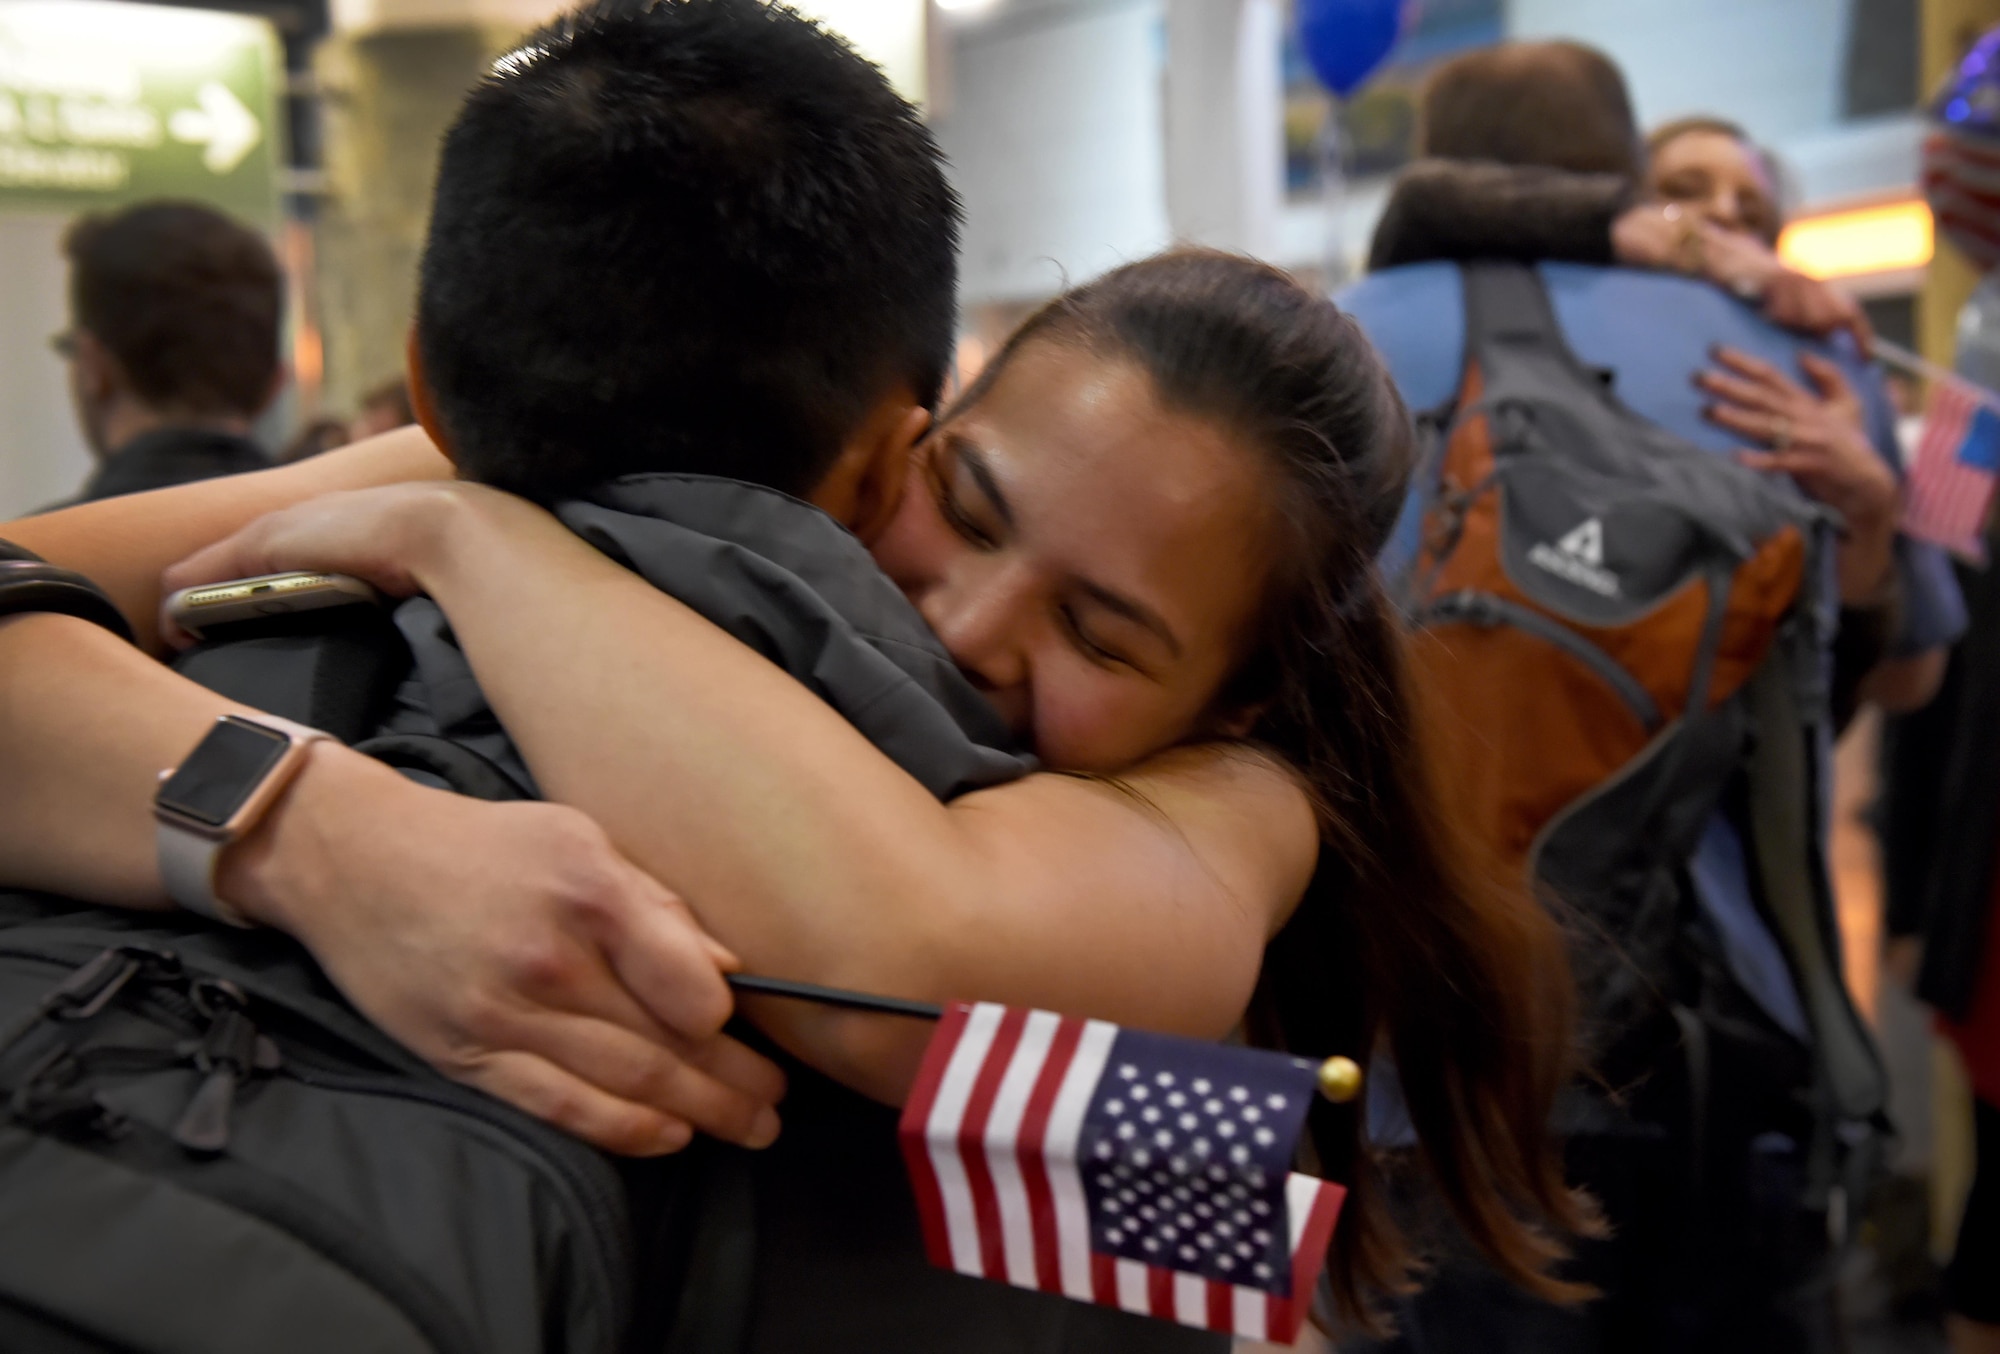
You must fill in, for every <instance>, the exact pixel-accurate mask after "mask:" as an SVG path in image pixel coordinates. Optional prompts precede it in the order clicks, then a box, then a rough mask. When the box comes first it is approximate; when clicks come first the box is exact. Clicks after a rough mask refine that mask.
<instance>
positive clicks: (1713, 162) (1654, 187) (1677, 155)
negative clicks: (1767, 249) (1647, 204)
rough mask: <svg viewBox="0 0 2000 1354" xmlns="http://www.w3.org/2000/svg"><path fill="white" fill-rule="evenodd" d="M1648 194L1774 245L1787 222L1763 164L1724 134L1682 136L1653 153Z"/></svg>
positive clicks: (1732, 138) (1751, 151) (1776, 190)
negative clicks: (1781, 217) (1782, 215)
mask: <svg viewBox="0 0 2000 1354" xmlns="http://www.w3.org/2000/svg"><path fill="white" fill-rule="evenodd" d="M1646 188H1647V191H1648V192H1650V193H1651V194H1652V196H1653V197H1654V198H1656V199H1658V200H1659V201H1661V202H1674V203H1678V204H1680V205H1681V206H1682V207H1685V208H1688V209H1689V210H1691V211H1694V212H1696V213H1697V214H1699V215H1700V216H1702V217H1703V218H1704V219H1706V220H1709V221H1712V222H1714V223H1715V224H1716V225H1718V226H1721V227H1723V228H1724V229H1726V230H1742V231H1748V232H1749V233H1750V234H1752V235H1755V236H1757V237H1758V238H1759V239H1761V240H1763V241H1764V242H1765V243H1766V244H1775V243H1777V239H1778V231H1779V229H1780V227H1782V226H1783V224H1784V222H1783V220H1782V219H1780V217H1779V214H1778V189H1777V185H1776V184H1774V183H1772V182H1771V176H1770V173H1769V171H1768V170H1767V169H1766V167H1765V164H1764V159H1763V157H1762V156H1761V155H1759V154H1757V152H1756V151H1755V150H1753V149H1752V148H1751V147H1749V146H1747V145H1745V144H1744V143H1743V142H1742V141H1741V140H1739V139H1738V138H1736V137H1733V136H1730V135H1728V134H1727V133H1724V132H1712V131H1694V132H1682V133H1681V134H1680V135H1679V136H1677V137H1675V138H1674V139H1673V140H1671V141H1669V142H1667V143H1666V144H1665V145H1663V146H1661V147H1660V148H1659V149H1658V150H1656V151H1654V152H1653V159H1652V163H1651V164H1649V165H1648V166H1647V169H1646Z"/></svg>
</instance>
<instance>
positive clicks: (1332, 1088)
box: [1319, 1057, 1361, 1105]
mask: <svg viewBox="0 0 2000 1354" xmlns="http://www.w3.org/2000/svg"><path fill="white" fill-rule="evenodd" d="M1319 1093H1320V1094H1321V1095H1323V1096H1325V1097H1326V1098H1327V1099H1328V1100H1331V1101H1332V1102H1333V1103H1334V1104H1336V1105H1345V1104H1346V1103H1347V1102H1348V1101H1350V1100H1352V1099H1354V1097H1356V1096H1358V1095H1360V1094H1361V1064H1360V1063H1357V1062H1356V1061H1354V1059H1352V1058H1338V1057H1335V1058H1328V1059H1327V1060H1326V1061H1325V1062H1323V1063H1321V1064H1320V1065H1319Z"/></svg>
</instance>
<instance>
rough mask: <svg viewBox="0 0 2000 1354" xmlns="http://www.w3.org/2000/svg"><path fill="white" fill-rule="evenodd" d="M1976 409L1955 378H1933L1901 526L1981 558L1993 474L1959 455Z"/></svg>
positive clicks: (1974, 398)
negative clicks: (1934, 381)
mask: <svg viewBox="0 0 2000 1354" xmlns="http://www.w3.org/2000/svg"><path fill="white" fill-rule="evenodd" d="M1980 409H1981V401H1980V397H1979V396H1978V395H1977V394H1976V393H1974V392H1972V391H1969V390H1965V389H1962V388H1960V387H1959V386H1958V385H1957V384H1956V383H1949V382H1945V381H1942V380H1940V381H1939V382H1938V385H1937V388H1936V390H1935V391H1934V392H1933V393H1932V395H1931V399H1930V408H1929V410H1928V411H1927V413H1926V415H1925V418H1924V430H1923V435H1922V437H1921V439H1920V440H1919V442H1918V443H1917V451H1916V456H1915V458H1914V462H1913V464H1912V465H1911V467H1910V474H1909V480H1908V484H1907V489H1906V492H1907V500H1908V501H1907V503H1906V504H1905V507H1904V511H1903V530H1904V531H1905V532H1906V533H1907V534H1909V535H1911V536H1914V537H1916V538H1917V539H1918V540H1924V541H1930V542H1932V543H1934V544H1936V545H1940V546H1943V547H1944V548H1945V549H1947V550H1950V551H1952V552H1953V553H1955V554H1958V555H1962V556H1964V557H1965V558H1967V559H1971V560H1976V561H1980V562H1983V561H1984V558H1985V550H1984V546H1983V544H1982V541H1981V538H1982V536H1983V534H1984V531H1985V527H1986V514H1987V510H1988V509H1989V508H1990V507H1991V505H1992V500H1993V485H1994V476H1993V473H1992V472H1991V471H1990V470H1986V469H1983V468H1981V467H1978V466H1971V465H1967V464H1965V463H1964V462H1963V461H1961V460H1960V459H1959V452H1960V449H1961V448H1962V447H1963V446H1964V445H1965V441H1966V437H1967V435H1968V434H1969V433H1970V431H1971V428H1972V422H1973V420H1974V419H1975V418H1976V417H1977V416H1978V415H1979V412H1980Z"/></svg>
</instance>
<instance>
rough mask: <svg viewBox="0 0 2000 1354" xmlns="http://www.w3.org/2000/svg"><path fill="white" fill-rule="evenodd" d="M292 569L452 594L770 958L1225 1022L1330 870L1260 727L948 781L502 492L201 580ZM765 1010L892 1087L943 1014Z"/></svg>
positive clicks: (596, 800)
mask: <svg viewBox="0 0 2000 1354" xmlns="http://www.w3.org/2000/svg"><path fill="white" fill-rule="evenodd" d="M289 568H316V569H317V568H324V569H337V570H339V571H341V572H345V573H351V574H355V575H357V576H360V577H363V578H367V579H368V580H369V581H370V582H373V583H375V584H376V585H377V586H378V587H381V588H383V589H384V590H385V591H388V592H392V593H405V592H410V591H413V590H421V591H423V592H424V593H426V594H428V595H429V596H430V597H432V598H433V599H435V600H436V601H437V603H438V604H439V605H440V606H441V607H442V608H443V609H444V611H445V613H446V615H448V616H449V617H450V619H451V624H452V630H453V633H454V634H455V635H456V636H457V638H458V641H459V643H460V645H461V646H462V647H463V648H464V650H465V653H466V655H467V656H468V657H469V658H470V659H471V661H472V664H473V667H474V669H475V670H476V672H477V674H478V678H479V682H480V686H481V689H482V690H483V691H484V692H485V694H486V696H487V698H488V700H489V701H490V702H491V704H492V706H493V709H494V711H495V713H496V714H498V715H499V717H500V719H501V721H502V722H503V723H504V724H505V725H506V726H507V730H508V732H509V733H510V734H511V735H512V736H513V738H514V740H515V742H516V744H517V745H518V746H519V747H520V749H521V752H522V754H523V755H524V756H525V757H526V759H527V761H528V763H529V765H530V767H531V768H532V770H533V771H534V774H535V779H536V781H537V782H538V783H539V784H540V786H541V787H542V789H543V791H544V792H545V793H546V794H547V795H548V796H549V797H550V798H551V799H554V800H557V801H560V802H562V803H566V804H571V805H574V806H576V807H577V808H580V809H582V810H584V811H585V812H586V813H588V814H589V815H590V816H591V817H592V818H593V819H594V820H596V821H597V822H599V823H601V824H602V825H603V827H604V829H605V831H606V832H608V833H609V834H610V837H611V840H612V842H613V843H614V844H615V845H616V846H617V848H618V849H619V850H620V851H622V852H624V853H626V854H627V855H628V856H629V857H630V858H631V859H632V860H633V861H634V862H636V863H637V864H638V865H639V866H640V867H641V868H643V869H645V870H647V871H649V872H650V873H652V874H653V875H654V876H655V877H657V878H659V879H661V880H664V881H666V882H667V883H668V884H669V885H670V886H672V887H673V888H674V889H675V890H676V891H677V892H679V893H680V894H681V895H682V896H684V897H685V898H686V899H687V900H688V904H689V906H690V907H692V908H693V909H694V912H695V914H696V915H697V916H698V917H699V918H700V919H701V922H702V924H703V925H704V926H706V927H707V928H708V929H709V931H710V932H711V933H713V934H714V935H715V936H716V937H717V938H718V939H719V940H721V941H722V943H724V944H725V945H727V946H728V947H729V948H730V949H731V950H732V951H733V952H734V953H735V954H737V955H739V956H741V958H742V960H743V962H744V964H745V965H746V967H747V968H748V969H749V970H750V971H752V972H756V973H763V974H768V975H771V976H775V977H783V978H792V979H800V980H804V981H809V982H817V983H825V984H829V985H832V986H836V987H849V988H859V989H861V990H864V991H872V992H881V993H887V994H890V995H895V996H903V997H912V998H918V999H924V1000H933V1001H950V1000H979V999H984V1000H992V1001H1001V1002H1006V1003H1009V1004H1013V1005H1024V1006H1038V1007H1042V1008H1045V1009H1054V1010H1063V1011H1070V1012H1074V1013H1077V1014H1082V1015H1091V1016H1097V1017H1101V1018H1104V1019H1108V1020H1114V1021H1119V1022H1121V1023H1129V1024H1134V1025H1138V1026H1141V1027H1144V1028H1149V1029H1161V1030H1170V1031H1178V1032H1181V1033H1186V1034H1192V1035H1197V1036H1202V1037H1210V1038H1213V1037H1220V1036H1222V1035H1224V1034H1226V1033H1228V1031H1229V1030H1231V1029H1232V1028H1234V1027H1235V1026H1236V1024H1237V1023H1238V1022H1239V1020H1240V1019H1241V1016H1242V1013H1243V1011H1244V1009H1245V1008H1246V1006H1247V1005H1248V1003H1249V999H1250V996H1251V992H1252V989H1253V988H1254V986H1255V983H1256V979H1257V974H1258V971H1259V969H1260V967H1261V964H1262V959H1263V952H1264V947H1265V945H1266V944H1267V943H1268V941H1269V940H1270V938H1271V937H1272V936H1273V935H1274V934H1276V932H1277V930H1278V928H1279V927H1280V925H1281V924H1282V923H1283V921H1284V919H1285V918H1286V917H1287V916H1288V915H1289V914H1290V911H1291V909H1292V908H1293V907H1294V906H1295V905H1296V904H1297V902H1298V899H1299V898H1300V896H1301V895H1302V894H1303V892H1304V890H1305V887H1306V884H1307V882H1308V880H1309V879H1310V878H1311V875H1312V872H1313V869H1314V867H1315V863H1316V860H1317V855H1318V832H1317V828H1316V825H1315V821H1314V818H1313V814H1312V811H1311V808H1310V805H1309V803H1308V801H1307V799H1306V796H1305V794H1304V793H1303V791H1302V790H1301V788H1300V787H1299V785H1298V784H1297V782H1296V781H1295V780H1294V779H1293V778H1292V776H1291V775H1290V773H1288V772H1287V771H1285V770H1283V769H1281V768H1280V767H1279V766H1277V765H1275V764H1274V763H1273V762H1272V761H1271V760H1270V759H1269V758H1268V757H1266V756H1265V755H1263V754H1261V753H1258V752H1255V751H1251V750H1248V749H1241V748H1235V747H1218V746H1206V747H1191V748H1182V749H1178V750H1174V751H1171V752H1168V753H1164V754H1162V755H1160V756H1158V757H1156V758H1154V759H1152V760H1151V761H1149V762H1146V763H1144V764H1142V765H1140V766H1138V767H1136V768H1134V769H1132V770H1130V771H1127V772H1124V773H1121V774H1120V775H1119V776H1117V777H1116V779H1115V780H1106V779H1103V778H1097V777H1082V776H1065V775H1055V774H1040V775H1034V776H1030V777H1028V778H1027V779H1025V780H1021V781H1017V782H1014V783H1011V784H1008V785H1003V786H1000V787H997V788H995V789H990V790H983V791H980V792H977V793H974V794H968V795H965V796H963V797H961V798H958V799H955V800H953V801H951V802H950V803H949V804H945V803H940V802H939V801H938V800H937V799H935V798H934V797H932V796H931V795H930V794H929V793H928V792H926V791H925V790H924V788H923V787H922V786H921V785H919V784H918V782H917V781H916V780H915V779H913V778H912V777H911V776H910V775H909V774H908V773H906V772H904V771H903V770H902V769H901V768H900V767H898V766H897V765H896V764H895V763H894V762H892V761H890V760H889V758H887V757H886V756H884V755H883V754H882V753H881V752H880V751H879V750H877V749H876V748H875V747H874V746H873V745H872V744H870V743H869V742H868V741H867V740H866V739H864V738H863V737H862V736H861V735H860V734H859V733H858V732H857V731H856V730H855V729H854V727H853V726H852V725H851V724H849V723H848V722H847V721H846V720H845V719H843V718H841V716H840V715H839V714H838V713H836V712H835V711H834V710H833V708H832V707H831V706H829V705H827V704H826V702H825V701H823V700H820V699H819V698H818V697H816V696H814V695H813V694H812V693H811V692H810V691H808V690H807V689H806V687H805V686H804V685H802V684H801V683H800V682H799V681H797V680H796V679H795V678H793V677H792V676H791V675H790V674H788V673H786V672H784V671H783V670H782V669H780V668H778V667H776V666H775V665H773V664H772V663H770V662H769V661H767V660H766V659H764V658H763V657H762V656H760V655H759V654H757V653H756V652H754V651H753V650H751V649H750V648H748V647H747V646H745V645H743V644H741V643H740V642H738V641H736V640H735V639H733V638H731V637H730V636H729V635H728V634H727V633H726V632H724V631H722V630H720V629H718V628H717V627H716V626H714V625H713V624H711V623H710V622H709V621H707V620H706V619H704V618H703V617H702V616H700V615H699V614H698V613H696V612H694V611H693V610H691V609H689V608H688V607H687V606H685V605H683V604H682V603H681V602H679V601H677V600H675V599H674V598H672V597H669V596H667V595H666V594H665V593H662V592H660V591H659V590H657V589H656V588H654V587H653V586H652V585H650V584H649V583H647V582H646V581H645V580H644V579H642V578H640V577H638V576H637V575H635V574H634V573H632V572H631V571H630V570H629V569H626V568H623V567H621V566H620V565H618V564H616V563H614V562H613V561H611V560H610V559H607V558H606V557H605V556H604V555H603V554H601V553H600V552H598V551H597V550H595V549H593V548H592V547H591V546H589V545H588V544H586V543H585V542H583V541H581V540H579V539H578V538H577V537H576V536H575V534H574V533H572V532H571V531H569V530H568V529H567V528H566V527H564V526H563V525H562V524H561V523H560V522H558V521H557V520H556V519H555V518H554V517H552V516H550V515H549V514H547V513H546V512H543V511H542V510H540V509H538V508H536V507H534V506H532V505H530V504H528V503H525V502H523V501H521V500H519V499H515V498H512V497H510V496H508V495H505V494H501V493H498V492H496V491H494V490H491V489H484V488H480V487H478V486H471V485H455V486H436V487H431V488H424V489H416V488H398V489H387V490H376V491H372V492H369V493H363V494H350V495H342V496H341V497H340V499H339V500H328V501H323V502H321V503H315V504H312V505H309V506H308V507H307V508H306V509H303V510H294V511H292V512H289V513H285V514H281V515H280V516H278V517H275V518H267V519H265V520H264V521H262V522H259V523H257V524H255V525H254V526H252V527H251V528H250V529H249V530H247V531H246V532H244V533H242V534H240V535H239V536H238V537H237V538H236V539H234V540H232V541H229V542H225V543H223V544H221V545H219V546H217V547H215V548H214V549H213V550H211V551H209V552H206V553H205V555H204V556H202V557H197V558H196V559H194V560H191V561H189V562H188V563H187V564H186V565H185V566H183V567H182V568H180V569H177V570H176V571H175V572H176V581H180V582H186V583H195V582H201V581H205V580H206V579H209V578H214V577H233V576H238V575H240V574H243V573H256V572H270V571H275V570H280V569H289ZM579 599H588V604H587V605H585V604H580V601H579ZM370 906H371V904H370V902H369V901H368V900H367V899H366V898H356V899H352V900H350V902H349V905H348V908H347V909H346V912H347V915H348V916H350V917H351V916H353V915H354V913H355V911H356V910H359V911H360V912H362V913H365V912H366V910H367V909H368V908H369V907H370ZM749 1010H750V1012H751V1015H752V1017H753V1018H754V1019H755V1020H756V1021H757V1022H758V1024H759V1025H760V1026H762V1027H763V1028H764V1029H765V1030H766V1031H767V1032H768V1033H770V1034H771V1035H772V1036H773V1037H774V1038H776V1039H778V1040H779V1041H780V1042H781V1043H783V1044H784V1045H786V1046H787V1047H788V1048H790V1049H791V1050H792V1051H793V1052H794V1053H796V1054H798V1055H799V1056H800V1057H801V1058H803V1059H804V1060H805V1061H806V1062H808V1063H810V1064H811V1065H813V1066H815V1067H817V1068H819V1069H820V1070H821V1071H824V1072H826V1073H827V1074H829V1075H831V1076H833V1077H835V1078H837V1079H839V1080H841V1081H843V1082H845V1083H846V1084H848V1085H850V1086H853V1087H855V1088H856V1089H858V1090H861V1091H863V1092H865V1093H867V1094H870V1095H873V1096H876V1097H877V1098H879V1099H882V1100H886V1101H898V1100H900V1099H901V1097H902V1096H903V1095H904V1094H905V1092H906V1090H907V1087H908V1082H909V1078H910V1076H911V1075H912V1074H913V1073H914V1070H915V1067H916V1063H917V1061H918V1059H919V1057H920V1056H921V1053H922V1050H923V1047H924V1045H925V1043H926V1042H927V1040H928V1038H929V1034H930V1031H929V1029H928V1028H927V1027H926V1026H925V1025H924V1024H923V1022H919V1021H911V1020H901V1019H894V1018H884V1017H879V1016H865V1015H854V1014H848V1013H842V1012H835V1011H827V1010H822V1009H818V1008H814V1007H811V1006H808V1005H806V1004H805V1003H800V1002H788V1001H765V1002H762V1003H760V1004H757V1005H755V1006H750V1007H749Z"/></svg>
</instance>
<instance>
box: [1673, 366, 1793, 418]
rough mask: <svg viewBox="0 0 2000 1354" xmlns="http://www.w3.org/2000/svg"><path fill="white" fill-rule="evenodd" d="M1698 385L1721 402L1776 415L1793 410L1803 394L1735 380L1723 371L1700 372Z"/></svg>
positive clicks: (1764, 383)
mask: <svg viewBox="0 0 2000 1354" xmlns="http://www.w3.org/2000/svg"><path fill="white" fill-rule="evenodd" d="M1695 384H1696V385H1698V386H1700V387H1701V388H1702V389H1703V390H1705V391H1707V392H1708V393H1709V394H1711V395H1713V396H1715V397H1716V398H1717V399H1719V400H1727V401H1729V402H1730V403H1731V404H1738V405H1742V406H1743V407H1744V408H1746V409H1758V410H1762V411H1764V412H1765V413H1773V414H1775V413H1779V412H1781V411H1784V410H1787V409H1790V408H1791V407H1792V406H1793V405H1794V403H1795V402H1796V400H1797V398H1798V394H1799V392H1797V391H1794V390H1787V389H1785V388H1784V387H1783V386H1780V385H1773V384H1770V383H1768V382H1765V381H1759V380H1751V379H1747V378H1745V377H1741V376H1732V375H1730V374H1729V373H1728V372H1722V371H1704V372H1700V373H1698V374H1697V375H1696V377H1695Z"/></svg>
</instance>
